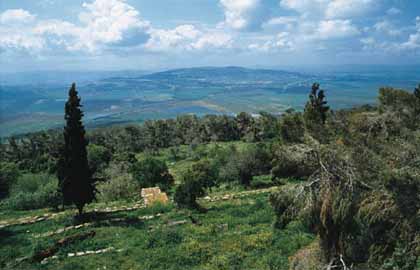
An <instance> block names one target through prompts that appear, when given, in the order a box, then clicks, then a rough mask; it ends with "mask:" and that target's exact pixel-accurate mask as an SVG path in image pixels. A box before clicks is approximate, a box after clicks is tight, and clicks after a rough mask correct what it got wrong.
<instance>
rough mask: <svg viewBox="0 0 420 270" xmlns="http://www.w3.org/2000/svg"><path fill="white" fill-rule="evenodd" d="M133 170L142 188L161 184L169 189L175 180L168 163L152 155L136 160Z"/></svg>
mask: <svg viewBox="0 0 420 270" xmlns="http://www.w3.org/2000/svg"><path fill="white" fill-rule="evenodd" d="M131 172H132V174H133V176H134V178H135V179H136V180H137V182H138V183H139V185H140V186H141V187H142V188H146V187H155V186H159V187H160V188H161V189H163V190H168V189H169V188H170V186H171V185H172V184H173V182H174V178H173V177H172V175H171V174H170V173H169V170H168V166H167V165H166V163H165V162H164V161H162V160H159V159H156V158H152V157H146V158H145V159H143V160H140V161H137V162H135V163H134V164H133V165H132V167H131Z"/></svg>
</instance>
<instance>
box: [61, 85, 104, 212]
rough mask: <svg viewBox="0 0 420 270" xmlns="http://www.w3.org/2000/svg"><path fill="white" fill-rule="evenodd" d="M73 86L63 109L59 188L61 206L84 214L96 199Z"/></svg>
mask: <svg viewBox="0 0 420 270" xmlns="http://www.w3.org/2000/svg"><path fill="white" fill-rule="evenodd" d="M77 94H78V93H77V91H76V84H75V83H73V84H72V86H71V88H70V90H69V98H68V100H67V102H66V106H65V116H64V119H65V120H66V126H65V127H64V144H65V145H64V148H63V149H62V155H61V158H60V160H59V163H58V167H59V170H58V178H59V179H60V183H59V185H60V186H59V188H60V190H61V192H62V194H63V203H64V204H71V203H74V204H75V205H76V207H77V209H78V210H79V215H81V214H82V212H83V207H84V206H85V204H87V203H90V202H92V201H93V200H94V199H95V191H96V190H95V186H94V182H95V181H94V179H93V177H92V172H91V170H90V169H89V164H88V159H87V151H86V146H87V145H88V141H87V140H86V139H85V128H84V126H83V123H82V117H83V112H82V110H81V109H80V108H81V107H82V105H81V104H80V98H79V97H78V95H77Z"/></svg>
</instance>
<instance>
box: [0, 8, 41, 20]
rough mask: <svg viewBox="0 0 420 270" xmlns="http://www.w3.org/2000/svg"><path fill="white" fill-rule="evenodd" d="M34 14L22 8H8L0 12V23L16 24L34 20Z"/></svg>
mask: <svg viewBox="0 0 420 270" xmlns="http://www.w3.org/2000/svg"><path fill="white" fill-rule="evenodd" d="M35 17H36V16H35V15H32V14H31V13H29V12H28V11H26V10H23V9H8V10H6V11H4V12H3V13H1V14H0V23H2V24H18V23H30V22H33V21H34V20H35Z"/></svg>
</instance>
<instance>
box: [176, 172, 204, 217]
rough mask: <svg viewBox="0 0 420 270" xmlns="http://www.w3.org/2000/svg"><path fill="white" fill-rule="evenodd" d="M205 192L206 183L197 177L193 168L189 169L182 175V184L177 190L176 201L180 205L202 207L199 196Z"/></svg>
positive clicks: (194, 207)
mask: <svg viewBox="0 0 420 270" xmlns="http://www.w3.org/2000/svg"><path fill="white" fill-rule="evenodd" d="M205 193H206V192H205V188H204V183H202V182H201V181H200V179H196V175H195V174H194V172H193V171H192V170H187V171H186V172H185V173H184V174H183V175H182V184H180V185H179V186H178V187H177V189H176V191H175V195H174V201H175V203H176V204H177V205H178V206H179V207H185V208H193V209H200V206H199V204H198V203H197V198H199V197H202V196H204V195H205Z"/></svg>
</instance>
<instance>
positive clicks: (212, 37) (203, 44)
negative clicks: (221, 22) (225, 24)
mask: <svg viewBox="0 0 420 270" xmlns="http://www.w3.org/2000/svg"><path fill="white" fill-rule="evenodd" d="M232 43H233V40H232V37H231V36H230V35H228V34H225V33H219V32H208V33H205V34H204V35H202V36H201V37H200V38H199V39H198V40H197V41H196V42H194V43H192V44H191V46H192V47H193V48H194V49H198V50H201V49H206V48H231V47H232Z"/></svg>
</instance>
